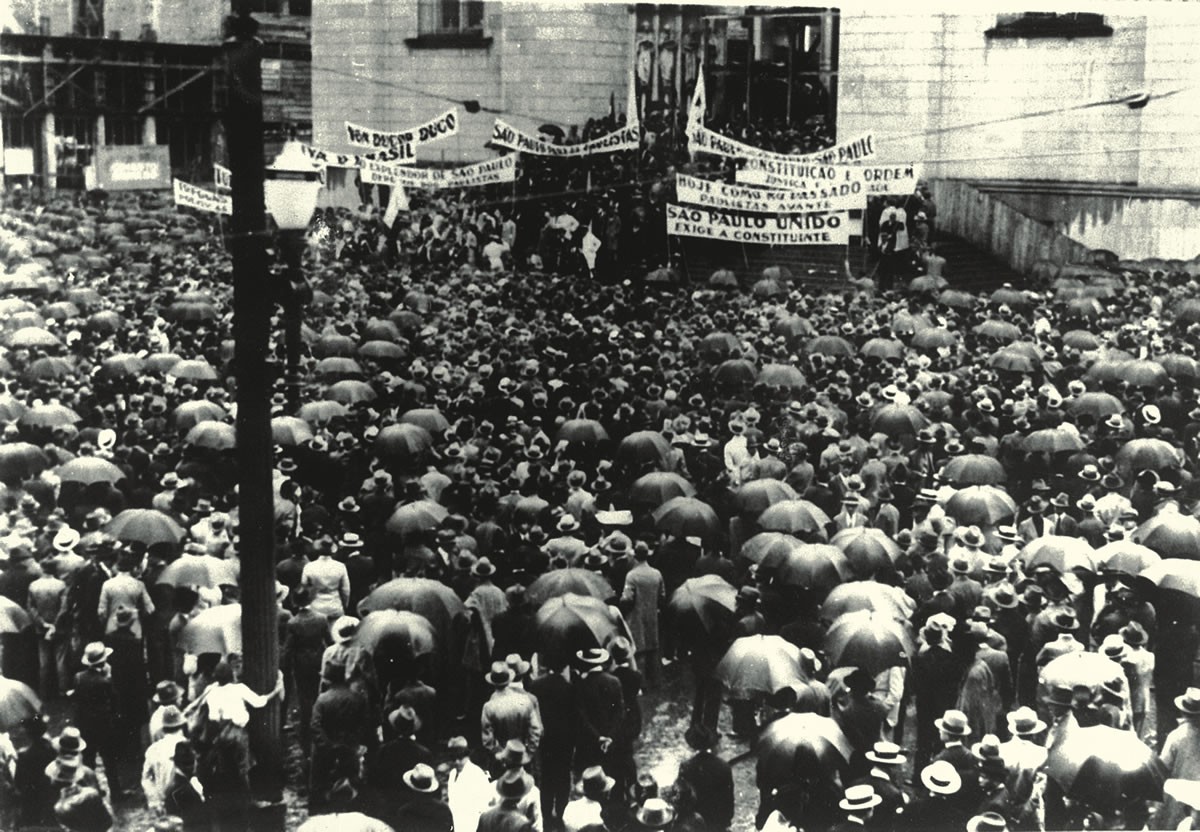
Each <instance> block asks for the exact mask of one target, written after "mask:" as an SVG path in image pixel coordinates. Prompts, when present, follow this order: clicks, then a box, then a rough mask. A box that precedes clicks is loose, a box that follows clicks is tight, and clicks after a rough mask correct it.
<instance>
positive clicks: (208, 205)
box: [171, 179, 233, 215]
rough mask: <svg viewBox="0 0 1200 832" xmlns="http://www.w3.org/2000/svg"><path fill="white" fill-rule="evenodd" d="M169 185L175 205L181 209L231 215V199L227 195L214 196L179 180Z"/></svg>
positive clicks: (172, 181)
mask: <svg viewBox="0 0 1200 832" xmlns="http://www.w3.org/2000/svg"><path fill="white" fill-rule="evenodd" d="M171 184H172V186H173V187H174V189H175V204H176V205H178V206H180V207H181V208H195V209H196V210H197V211H208V212H210V213H214V214H226V215H230V214H232V213H233V197H231V196H229V195H227V194H215V193H213V192H212V191H206V190H205V189H204V188H201V187H198V186H196V185H193V184H191V183H190V182H184V181H182V180H179V179H173V180H171Z"/></svg>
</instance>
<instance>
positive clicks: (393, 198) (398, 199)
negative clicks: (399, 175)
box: [383, 185, 408, 228]
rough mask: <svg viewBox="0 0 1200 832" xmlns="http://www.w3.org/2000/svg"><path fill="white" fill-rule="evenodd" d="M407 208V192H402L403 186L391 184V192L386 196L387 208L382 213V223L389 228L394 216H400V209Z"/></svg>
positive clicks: (404, 209)
mask: <svg viewBox="0 0 1200 832" xmlns="http://www.w3.org/2000/svg"><path fill="white" fill-rule="evenodd" d="M407 210H408V194H406V193H404V188H402V187H400V186H399V185H393V186H392V192H391V194H390V195H389V196H388V204H387V210H386V211H384V213H383V224H384V225H386V226H387V227H388V228H391V227H392V226H393V225H395V223H396V218H397V217H399V216H400V212H401V211H407Z"/></svg>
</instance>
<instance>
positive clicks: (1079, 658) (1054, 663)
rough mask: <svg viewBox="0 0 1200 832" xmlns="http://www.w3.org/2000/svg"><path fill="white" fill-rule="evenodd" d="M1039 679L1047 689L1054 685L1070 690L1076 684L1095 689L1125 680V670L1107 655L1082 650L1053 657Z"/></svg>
mask: <svg viewBox="0 0 1200 832" xmlns="http://www.w3.org/2000/svg"><path fill="white" fill-rule="evenodd" d="M1038 679H1039V681H1040V682H1041V684H1042V685H1043V686H1044V687H1045V688H1046V689H1047V690H1049V689H1050V688H1054V687H1059V688H1066V689H1068V690H1070V689H1071V688H1072V687H1075V686H1076V685H1083V686H1085V687H1089V688H1092V689H1093V690H1095V689H1097V688H1099V687H1101V686H1102V685H1104V684H1106V683H1107V684H1112V683H1114V682H1117V681H1118V680H1121V681H1122V682H1123V681H1124V679H1125V671H1124V670H1123V669H1122V668H1121V665H1119V664H1117V663H1116V662H1114V661H1113V660H1112V659H1110V658H1108V657H1107V656H1103V655H1101V654H1100V653H1084V652H1082V651H1080V652H1076V653H1067V654H1066V655H1063V656H1059V657H1058V658H1056V659H1051V660H1050V661H1049V662H1048V663H1047V664H1046V666H1045V667H1043V668H1042V672H1041V673H1040V674H1039V676H1038Z"/></svg>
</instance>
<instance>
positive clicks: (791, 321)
mask: <svg viewBox="0 0 1200 832" xmlns="http://www.w3.org/2000/svg"><path fill="white" fill-rule="evenodd" d="M771 334H772V335H782V336H783V337H784V338H810V337H812V336H813V335H816V334H817V331H816V330H815V329H814V328H813V325H812V324H811V323H809V321H808V319H807V318H801V317H799V316H798V315H789V316H788V317H786V318H779V319H778V320H777V321H775V323H773V324H771Z"/></svg>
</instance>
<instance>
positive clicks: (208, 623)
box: [179, 604, 242, 656]
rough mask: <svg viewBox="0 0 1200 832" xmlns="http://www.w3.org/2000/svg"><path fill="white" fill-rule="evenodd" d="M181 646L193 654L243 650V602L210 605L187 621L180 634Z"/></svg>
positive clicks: (223, 653) (226, 652) (224, 653)
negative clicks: (217, 605) (216, 605)
mask: <svg viewBox="0 0 1200 832" xmlns="http://www.w3.org/2000/svg"><path fill="white" fill-rule="evenodd" d="M179 646H180V649H182V650H184V651H185V652H188V653H192V654H193V655H197V656H198V655H200V654H201V653H220V654H221V655H223V656H224V655H228V654H229V653H238V654H239V655H240V654H241V653H242V605H241V604H224V605H222V606H219V607H209V608H208V609H206V610H203V611H202V612H200V613H199V614H197V615H196V617H195V618H193V619H192V620H191V621H189V622H188V623H187V624H185V625H184V627H183V630H182V631H181V632H180V635H179Z"/></svg>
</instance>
